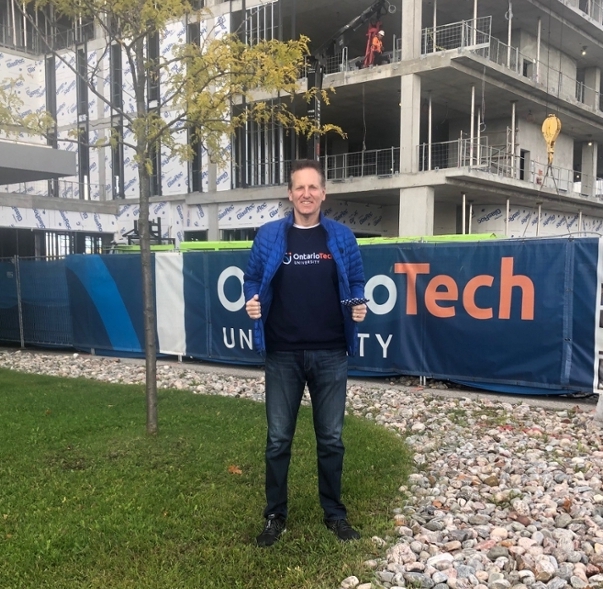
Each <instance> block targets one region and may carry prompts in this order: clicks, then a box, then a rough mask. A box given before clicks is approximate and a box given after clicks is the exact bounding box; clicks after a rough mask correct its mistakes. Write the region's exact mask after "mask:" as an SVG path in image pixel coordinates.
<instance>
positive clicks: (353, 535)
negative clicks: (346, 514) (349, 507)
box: [325, 519, 360, 542]
mask: <svg viewBox="0 0 603 589" xmlns="http://www.w3.org/2000/svg"><path fill="white" fill-rule="evenodd" d="M325 525H326V526H327V528H329V530H331V532H333V533H334V534H335V535H336V536H337V537H338V538H339V539H340V540H341V541H342V542H349V541H350V540H359V539H360V534H359V533H358V532H357V531H356V530H355V529H354V528H353V527H352V526H351V525H350V524H349V523H348V520H347V519H326V520H325Z"/></svg>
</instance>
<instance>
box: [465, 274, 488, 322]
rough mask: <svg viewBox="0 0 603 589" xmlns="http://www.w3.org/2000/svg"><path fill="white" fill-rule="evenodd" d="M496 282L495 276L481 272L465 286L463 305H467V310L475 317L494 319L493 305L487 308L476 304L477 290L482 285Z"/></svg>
mask: <svg viewBox="0 0 603 589" xmlns="http://www.w3.org/2000/svg"><path fill="white" fill-rule="evenodd" d="M493 282H494V276H489V275H488V274H480V275H479V276H476V277H475V278H472V279H471V280H470V281H469V282H468V283H467V286H465V290H463V306H464V307H465V311H467V313H468V314H469V316H471V317H473V318H474V319H492V316H493V315H494V313H493V312H492V307H488V308H486V309H484V308H482V307H478V306H477V305H476V304H475V292H476V291H477V289H478V288H480V287H481V286H492V283H493Z"/></svg>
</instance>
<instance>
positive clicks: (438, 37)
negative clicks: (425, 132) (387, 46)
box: [393, 0, 603, 110]
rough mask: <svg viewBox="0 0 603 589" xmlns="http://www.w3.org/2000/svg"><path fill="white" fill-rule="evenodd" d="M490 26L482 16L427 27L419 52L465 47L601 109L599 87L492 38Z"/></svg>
mask: <svg viewBox="0 0 603 589" xmlns="http://www.w3.org/2000/svg"><path fill="white" fill-rule="evenodd" d="M598 1H599V2H600V3H602V2H603V0H598ZM474 22H475V23H476V24H475V26H474ZM490 29H491V17H482V18H479V19H477V20H476V21H473V20H468V21H459V22H456V23H451V24H446V25H440V26H438V27H435V28H434V27H427V28H425V29H423V30H422V32H421V54H422V55H428V54H430V53H436V52H438V51H448V50H453V49H457V50H460V49H467V50H469V51H471V52H472V53H473V54H475V55H478V56H479V57H482V58H484V59H487V60H489V61H491V62H493V63H496V64H497V65H500V66H502V67H505V68H508V69H509V70H511V71H512V72H514V73H515V74H517V75H522V76H525V77H526V78H528V79H530V80H532V81H533V82H535V83H536V84H539V85H541V86H544V87H545V88H546V90H547V92H548V93H549V94H552V95H553V96H556V97H558V98H562V99H564V100H568V101H577V102H580V103H582V104H585V105H587V106H590V107H592V108H595V109H598V110H603V97H602V96H601V93H600V92H599V90H598V89H596V88H590V87H589V86H587V85H586V84H585V83H584V81H581V80H578V79H577V75H576V74H574V75H573V76H572V75H568V74H567V73H565V72H562V71H561V70H559V69H557V68H555V67H552V66H551V65H550V63H547V62H546V61H544V60H539V61H537V60H536V59H535V58H534V57H532V56H528V55H524V54H522V53H521V52H520V51H519V49H518V48H517V47H513V46H512V45H508V44H507V43H503V42H502V41H500V40H499V39H497V38H496V37H492V36H491V35H490ZM399 41H400V40H398V42H399ZM398 55H400V56H401V45H399V44H398V45H396V48H395V50H394V52H393V57H394V59H395V58H396V56H398Z"/></svg>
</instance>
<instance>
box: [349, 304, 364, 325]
mask: <svg viewBox="0 0 603 589" xmlns="http://www.w3.org/2000/svg"><path fill="white" fill-rule="evenodd" d="M365 317H366V305H356V306H355V307H352V319H353V320H354V321H356V322H357V323H360V322H361V321H364V318H365Z"/></svg>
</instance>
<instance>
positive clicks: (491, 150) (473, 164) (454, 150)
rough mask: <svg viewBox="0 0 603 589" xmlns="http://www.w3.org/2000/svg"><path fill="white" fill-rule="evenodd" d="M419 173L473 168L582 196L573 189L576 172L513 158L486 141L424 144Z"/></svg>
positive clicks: (419, 148)
mask: <svg viewBox="0 0 603 589" xmlns="http://www.w3.org/2000/svg"><path fill="white" fill-rule="evenodd" d="M418 161H419V171H421V172H424V171H428V170H438V169H450V168H471V169H473V170H480V171H483V172H486V173H489V174H493V175H495V176H499V177H504V178H512V179H515V180H520V181H522V182H527V183H529V184H532V185H533V186H534V187H537V188H540V187H546V188H550V189H553V190H558V191H559V192H564V193H574V192H577V193H580V191H579V187H577V186H574V178H575V175H576V172H575V171H574V170H569V169H566V168H560V167H558V166H551V168H549V169H548V171H547V164H542V163H540V162H537V161H529V162H527V163H528V165H527V166H526V161H525V160H523V159H522V158H521V157H520V156H517V155H512V154H510V153H509V152H508V151H507V149H506V148H505V147H497V146H490V145H488V142H487V137H482V138H480V140H479V141H478V140H477V139H473V140H471V139H457V140H455V141H444V142H439V143H432V144H431V145H429V144H427V143H424V144H422V145H419V146H418Z"/></svg>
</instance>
